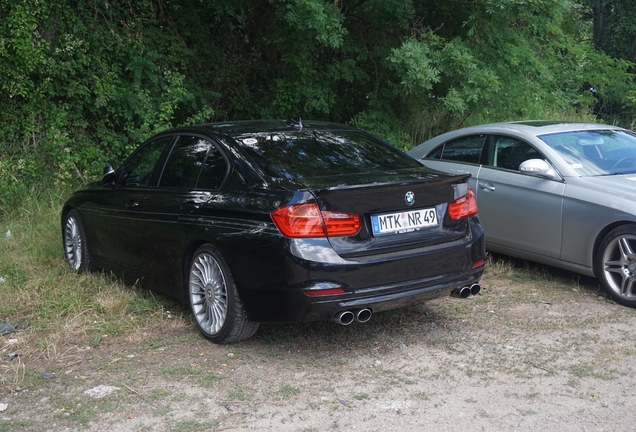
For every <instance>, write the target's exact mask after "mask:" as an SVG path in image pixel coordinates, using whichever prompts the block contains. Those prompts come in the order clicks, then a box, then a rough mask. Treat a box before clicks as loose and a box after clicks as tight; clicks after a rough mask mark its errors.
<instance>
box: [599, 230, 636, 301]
mask: <svg viewBox="0 0 636 432" xmlns="http://www.w3.org/2000/svg"><path fill="white" fill-rule="evenodd" d="M596 268H597V270H598V272H597V273H598V278H599V280H600V282H601V286H602V287H603V289H605V291H606V292H607V293H608V294H609V295H610V296H612V298H613V299H614V300H615V301H616V302H617V303H620V304H622V305H623V306H628V307H636V225H622V226H620V227H618V228H615V229H613V230H612V231H610V232H609V233H608V234H607V235H606V236H605V238H604V239H603V241H602V242H601V245H600V246H599V249H598V254H597V267H596Z"/></svg>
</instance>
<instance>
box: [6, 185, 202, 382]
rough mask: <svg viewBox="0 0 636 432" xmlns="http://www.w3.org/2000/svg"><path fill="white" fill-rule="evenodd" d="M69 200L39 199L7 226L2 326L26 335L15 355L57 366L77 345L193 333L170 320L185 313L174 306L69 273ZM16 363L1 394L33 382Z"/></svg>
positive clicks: (102, 278) (111, 280)
mask: <svg viewBox="0 0 636 432" xmlns="http://www.w3.org/2000/svg"><path fill="white" fill-rule="evenodd" d="M66 195H67V193H65V192H56V191H51V190H49V191H40V192H38V191H33V194H32V195H30V196H29V197H27V198H25V200H24V202H23V206H22V207H20V208H19V209H16V210H15V211H13V212H12V213H10V214H6V215H5V216H4V218H3V219H1V220H0V231H1V233H2V235H1V236H0V263H2V264H0V278H1V279H0V321H4V322H8V323H10V324H11V325H13V326H14V327H16V328H17V329H18V330H19V331H20V338H19V344H18V345H16V346H15V347H14V348H15V349H16V350H20V351H21V353H22V355H23V356H28V355H31V354H34V353H35V355H37V356H43V357H45V358H49V359H54V358H60V357H64V356H65V352H66V349H65V347H66V346H67V344H68V343H69V342H71V343H73V342H74V343H82V344H88V345H91V346H99V345H100V344H101V343H102V342H103V340H104V338H105V337H114V336H115V337H117V336H124V335H128V336H129V337H131V338H132V339H135V334H143V333H144V331H143V329H145V328H149V327H151V328H161V327H171V326H174V325H177V326H189V325H190V324H189V323H187V322H185V321H183V320H169V319H168V318H167V314H166V313H165V311H166V310H168V309H169V310H180V309H181V308H182V307H181V306H179V305H175V304H174V303H173V302H172V301H171V300H168V299H165V298H163V297H161V296H158V295H156V294H153V293H151V292H148V291H146V290H142V289H139V288H136V287H130V286H126V285H125V284H124V283H123V282H121V281H120V280H118V279H116V278H115V277H113V276H112V275H109V274H105V273H99V272H98V273H93V274H87V275H80V276H78V275H77V274H76V273H75V272H73V271H72V270H71V269H70V268H69V267H68V266H67V265H66V263H65V261H64V257H63V251H62V240H61V228H60V222H59V218H60V209H61V206H62V203H63V201H64V199H65V196H66ZM7 232H10V233H11V234H10V236H7V235H6V233H7ZM0 342H1V341H0ZM14 363H16V362H12V363H11V365H10V366H6V365H4V364H3V367H2V369H0V385H1V386H9V387H13V386H15V385H17V384H19V383H20V382H23V380H24V376H25V375H28V372H27V373H25V371H24V366H23V365H17V366H16V365H14ZM16 364H17V363H16Z"/></svg>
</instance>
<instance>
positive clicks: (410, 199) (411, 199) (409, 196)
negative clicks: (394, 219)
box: [404, 191, 415, 207]
mask: <svg viewBox="0 0 636 432" xmlns="http://www.w3.org/2000/svg"><path fill="white" fill-rule="evenodd" d="M404 202H405V203H406V205H407V206H409V207H410V206H412V205H413V204H415V194H414V193H413V192H411V191H408V192H407V193H406V195H404Z"/></svg>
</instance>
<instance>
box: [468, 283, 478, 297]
mask: <svg viewBox="0 0 636 432" xmlns="http://www.w3.org/2000/svg"><path fill="white" fill-rule="evenodd" d="M479 291H481V285H479V284H476V283H475V284H472V285H471V286H470V295H477V294H479Z"/></svg>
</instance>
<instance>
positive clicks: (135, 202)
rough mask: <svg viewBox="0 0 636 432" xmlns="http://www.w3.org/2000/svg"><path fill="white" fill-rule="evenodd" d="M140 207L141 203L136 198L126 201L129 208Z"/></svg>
mask: <svg viewBox="0 0 636 432" xmlns="http://www.w3.org/2000/svg"><path fill="white" fill-rule="evenodd" d="M137 207H139V203H138V202H137V201H135V200H130V201H128V202H127V203H126V208H127V209H134V208H137Z"/></svg>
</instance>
